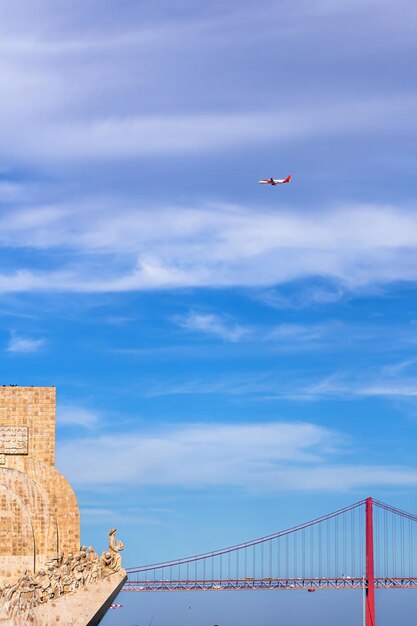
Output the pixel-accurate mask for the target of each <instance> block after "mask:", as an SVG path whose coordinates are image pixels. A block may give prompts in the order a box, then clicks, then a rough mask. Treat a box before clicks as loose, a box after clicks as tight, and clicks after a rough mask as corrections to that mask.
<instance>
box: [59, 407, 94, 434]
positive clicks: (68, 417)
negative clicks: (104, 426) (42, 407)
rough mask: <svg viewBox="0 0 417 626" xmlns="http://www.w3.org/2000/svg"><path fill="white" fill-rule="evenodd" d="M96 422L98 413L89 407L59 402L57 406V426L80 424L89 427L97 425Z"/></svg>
mask: <svg viewBox="0 0 417 626" xmlns="http://www.w3.org/2000/svg"><path fill="white" fill-rule="evenodd" d="M98 422H99V416H98V414H97V413H96V412H95V411H91V410H90V409H85V408H83V407H80V406H74V405H65V404H60V405H59V406H58V408H57V424H58V426H81V427H82V428H87V429H91V428H94V427H95V426H97V424H98Z"/></svg>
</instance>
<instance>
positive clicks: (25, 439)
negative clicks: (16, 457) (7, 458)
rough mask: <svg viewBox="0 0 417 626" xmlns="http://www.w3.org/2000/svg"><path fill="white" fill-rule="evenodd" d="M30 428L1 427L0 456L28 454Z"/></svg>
mask: <svg viewBox="0 0 417 626" xmlns="http://www.w3.org/2000/svg"><path fill="white" fill-rule="evenodd" d="M28 444H29V428H28V426H0V454H28V452H29V450H28Z"/></svg>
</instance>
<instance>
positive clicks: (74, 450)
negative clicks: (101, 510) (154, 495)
mask: <svg viewBox="0 0 417 626" xmlns="http://www.w3.org/2000/svg"><path fill="white" fill-rule="evenodd" d="M343 451H345V452H346V450H344V438H343V436H342V435H341V434H340V433H337V432H335V431H331V430H329V429H327V428H323V427H319V426H317V425H314V424H308V423H277V422H274V423H261V424H257V425H253V424H234V425H224V424H211V425H201V424H196V425H189V426H184V427H177V428H173V429H166V430H165V431H163V432H161V431H157V432H154V433H149V432H146V433H130V434H123V435H119V434H114V435H105V436H104V435H102V436H100V437H95V438H94V439H89V438H87V439H77V440H74V441H67V442H62V443H61V444H60V445H59V449H58V466H59V468H60V469H61V471H63V472H64V474H65V475H66V476H68V478H69V479H70V480H71V482H72V483H74V484H76V485H78V486H88V485H99V484H102V485H116V484H134V485H136V486H143V487H146V486H154V487H182V488H207V487H213V486H225V487H234V488H239V489H248V490H255V491H271V492H277V491H278V492H279V491H285V490H299V491H306V490H309V491H310V490H316V491H332V490H340V489H343V490H349V489H356V488H364V487H372V486H381V487H382V486H386V487H387V486H404V487H407V486H413V487H414V486H416V485H417V469H416V468H413V467H405V466H404V467H402V466H380V465H375V466H373V465H366V464H362V465H354V464H348V463H344V464H336V463H334V457H335V456H336V454H339V455H340V453H341V452H343ZM74 458H76V459H77V462H76V463H74Z"/></svg>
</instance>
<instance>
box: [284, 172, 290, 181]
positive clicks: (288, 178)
mask: <svg viewBox="0 0 417 626" xmlns="http://www.w3.org/2000/svg"><path fill="white" fill-rule="evenodd" d="M290 180H291V174H289V175H288V176H287V178H284V183H289V182H290Z"/></svg>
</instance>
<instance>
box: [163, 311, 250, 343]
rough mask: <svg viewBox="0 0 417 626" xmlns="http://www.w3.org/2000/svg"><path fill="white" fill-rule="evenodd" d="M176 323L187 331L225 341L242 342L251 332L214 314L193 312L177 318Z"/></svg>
mask: <svg viewBox="0 0 417 626" xmlns="http://www.w3.org/2000/svg"><path fill="white" fill-rule="evenodd" d="M175 321H176V322H177V324H179V326H182V327H183V328H186V329H187V330H190V331H196V332H201V333H206V334H208V335H214V336H216V337H220V338H221V339H223V340H224V341H231V342H235V341H240V340H241V339H243V338H244V337H245V336H247V335H248V334H250V332H251V330H250V329H249V328H245V327H243V326H240V325H239V324H232V323H230V322H229V321H228V320H225V319H223V318H222V317H221V316H219V315H215V314H214V313H197V312H195V311H192V312H190V313H189V314H188V315H185V316H183V317H176V318H175Z"/></svg>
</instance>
